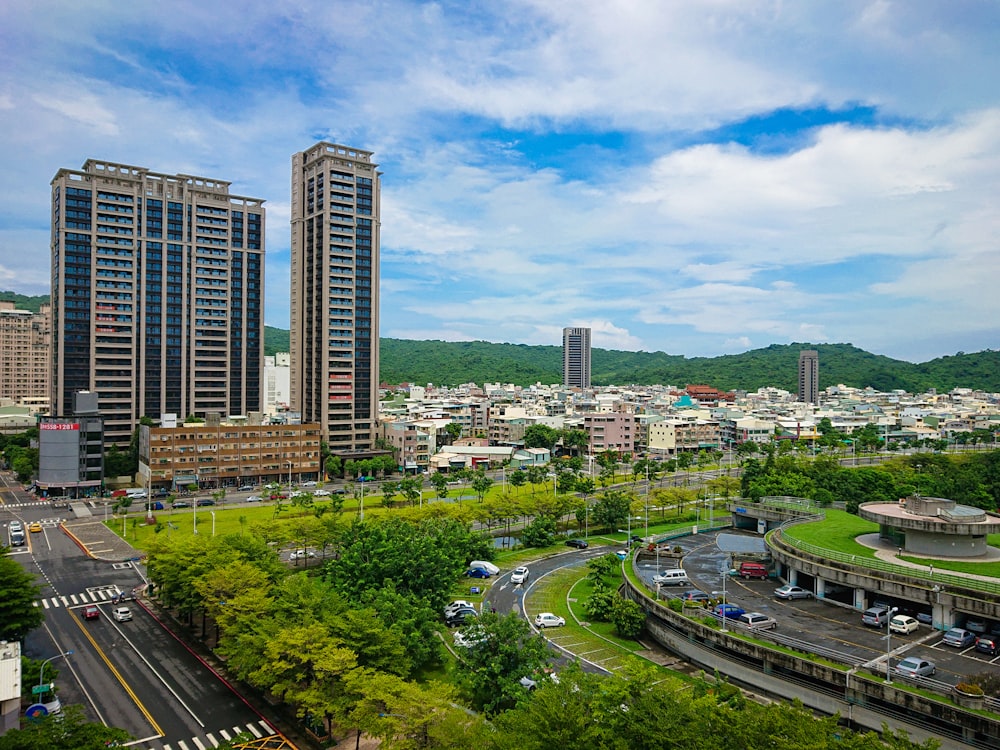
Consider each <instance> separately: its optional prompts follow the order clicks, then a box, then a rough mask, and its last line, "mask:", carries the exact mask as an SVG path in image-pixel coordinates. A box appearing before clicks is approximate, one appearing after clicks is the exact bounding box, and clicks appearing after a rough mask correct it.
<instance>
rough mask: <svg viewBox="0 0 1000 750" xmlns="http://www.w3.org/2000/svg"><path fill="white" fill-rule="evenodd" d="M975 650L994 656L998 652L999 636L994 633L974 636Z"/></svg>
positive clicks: (999, 648) (999, 650)
mask: <svg viewBox="0 0 1000 750" xmlns="http://www.w3.org/2000/svg"><path fill="white" fill-rule="evenodd" d="M976 651H982V652H983V653H984V654H989V655H990V656H996V655H997V654H998V653H1000V638H998V637H997V636H995V635H981V636H979V637H978V638H976Z"/></svg>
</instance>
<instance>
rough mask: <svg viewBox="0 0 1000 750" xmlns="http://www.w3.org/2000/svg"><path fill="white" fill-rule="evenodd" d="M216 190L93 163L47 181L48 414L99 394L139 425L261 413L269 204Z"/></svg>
mask: <svg viewBox="0 0 1000 750" xmlns="http://www.w3.org/2000/svg"><path fill="white" fill-rule="evenodd" d="M229 185H230V183H228V182H224V181H221V180H214V179H206V178H202V177H192V176H190V175H183V174H177V175H169V174H160V173H156V172H151V171H149V170H148V169H146V168H144V167H134V166H128V165H124V164H113V163H110V162H103V161H96V160H93V159H91V160H88V161H87V162H86V163H85V164H84V165H83V168H82V169H80V170H72V169H61V170H59V171H58V172H57V173H56V176H55V178H53V180H52V350H53V360H54V368H53V375H52V405H51V406H52V413H54V414H64V413H68V406H69V404H70V403H71V400H72V394H73V393H75V392H76V391H80V390H89V391H92V392H94V393H96V394H97V396H98V402H99V405H100V412H101V414H102V415H103V416H104V418H105V435H106V437H107V439H108V441H109V442H114V443H117V444H119V445H126V444H127V443H128V440H129V438H130V436H131V434H132V431H133V430H134V428H135V425H136V424H137V423H138V421H139V418H140V417H142V416H148V417H151V418H153V419H156V418H158V417H159V416H160V415H161V414H164V413H178V414H184V415H196V416H197V415H204V414H206V413H208V412H212V411H214V412H220V413H222V414H246V413H248V412H250V411H259V410H260V408H261V382H260V378H261V370H262V365H263V357H264V349H263V345H264V338H263V334H264V207H263V203H264V201H263V200H261V199H259V198H246V197H241V196H236V195H232V194H230V192H229Z"/></svg>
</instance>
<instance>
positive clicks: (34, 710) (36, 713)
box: [24, 703, 49, 720]
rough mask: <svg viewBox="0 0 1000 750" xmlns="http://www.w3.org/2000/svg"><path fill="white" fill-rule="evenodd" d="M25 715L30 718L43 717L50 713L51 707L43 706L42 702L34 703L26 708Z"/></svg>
mask: <svg viewBox="0 0 1000 750" xmlns="http://www.w3.org/2000/svg"><path fill="white" fill-rule="evenodd" d="M24 715H25V716H27V717H28V718H29V719H36V720H37V719H41V718H43V717H45V716H48V715H49V709H47V708H46V707H45V706H43V705H42V704H41V703H34V704H32V705H30V706H28V708H27V709H26V710H25V712H24Z"/></svg>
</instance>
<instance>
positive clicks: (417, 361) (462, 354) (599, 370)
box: [0, 292, 1000, 393]
mask: <svg viewBox="0 0 1000 750" xmlns="http://www.w3.org/2000/svg"><path fill="white" fill-rule="evenodd" d="M0 299H10V300H14V301H15V303H16V304H17V307H18V308H19V309H22V310H34V311H37V310H38V307H39V305H41V304H42V303H43V302H48V300H49V298H48V296H38V297H26V296H24V295H20V294H15V293H14V292H0ZM803 349H816V350H817V351H818V352H819V385H820V388H826V387H827V386H830V385H837V384H838V383H843V384H844V385H849V386H855V387H858V388H865V387H868V386H871V387H872V388H875V389H876V390H880V391H891V390H895V389H899V390H904V391H909V392H911V393H914V392H921V391H925V390H927V389H928V388H937V389H938V390H939V391H948V390H951V389H952V388H974V389H979V390H985V391H991V392H1000V351H995V350H992V349H988V350H986V351H983V352H976V353H974V354H965V353H964V352H959V353H958V354H955V355H953V356H949V357H939V358H938V359H932V360H930V361H929V362H923V363H920V364H912V363H910V362H904V361H902V360H898V359H891V358H889V357H883V356H881V355H878V354H871V353H870V352H866V351H864V350H863V349H858V348H857V347H855V346H853V345H851V344H807V343H803V344H772V345H771V346H768V347H766V348H764V349H754V350H753V351H749V352H743V353H742V354H730V355H726V356H722V357H692V358H687V357H683V356H680V355H675V354H665V353H663V352H626V351H615V350H613V349H594V350H592V352H591V379H592V381H593V383H594V385H629V384H637V385H646V384H654V383H661V384H664V385H667V384H669V385H676V386H679V387H684V386H686V385H689V384H695V383H700V384H705V385H711V386H713V387H715V388H719V389H721V390H748V391H754V390H757V388H760V387H762V386H775V387H777V388H784V389H786V390H789V391H793V392H794V391H795V390H796V389H797V381H798V361H799V352H800V351H802V350H803ZM264 351H265V354H268V355H271V354H274V353H275V352H287V351H288V331H287V330H285V329H283V328H274V327H272V326H265V327H264ZM380 380H381V381H382V382H383V383H416V384H418V385H424V384H427V383H434V384H436V385H457V384H459V383H470V382H473V383H485V382H493V383H497V382H500V383H514V384H516V385H531V384H533V383H537V382H541V383H546V384H548V383H558V382H561V381H562V347H560V346H526V345H523V344H491V343H489V342H486V341H409V340H404V339H382V341H381V374H380Z"/></svg>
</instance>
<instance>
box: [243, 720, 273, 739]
mask: <svg viewBox="0 0 1000 750" xmlns="http://www.w3.org/2000/svg"><path fill="white" fill-rule="evenodd" d="M247 729H249V730H250V734H252V735H253V736H254V737H255V738H256V739H258V740H259V739H260V738H261V737H263V736H264V735H262V734H261V733H260V730H259V729H257V727H255V726H254V725H253V724H247ZM268 734H270V731H269V732H268Z"/></svg>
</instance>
